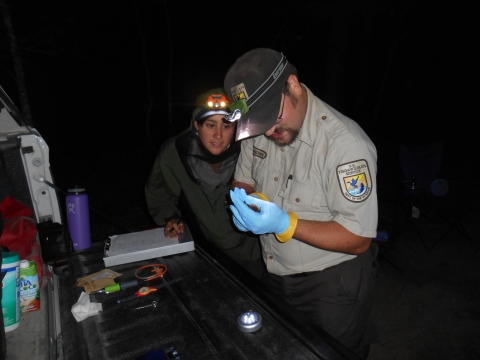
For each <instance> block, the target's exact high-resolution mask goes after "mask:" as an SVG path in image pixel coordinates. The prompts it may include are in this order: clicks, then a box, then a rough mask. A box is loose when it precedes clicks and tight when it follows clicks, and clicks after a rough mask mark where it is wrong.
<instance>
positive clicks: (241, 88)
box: [230, 83, 248, 101]
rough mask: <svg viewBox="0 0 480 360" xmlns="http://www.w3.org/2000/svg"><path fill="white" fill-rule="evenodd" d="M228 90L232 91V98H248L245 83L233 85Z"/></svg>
mask: <svg viewBox="0 0 480 360" xmlns="http://www.w3.org/2000/svg"><path fill="white" fill-rule="evenodd" d="M230 92H231V93H232V97H233V100H234V101H236V100H243V99H245V100H247V99H248V94H247V90H246V89H245V85H244V84H243V83H241V84H238V85H235V86H234V87H232V88H231V89H230Z"/></svg>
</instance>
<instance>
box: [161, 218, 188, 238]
mask: <svg viewBox="0 0 480 360" xmlns="http://www.w3.org/2000/svg"><path fill="white" fill-rule="evenodd" d="M184 229H185V226H184V224H183V220H182V219H172V220H170V221H169V222H167V223H166V224H165V228H164V231H165V237H168V238H178V234H183V231H184Z"/></svg>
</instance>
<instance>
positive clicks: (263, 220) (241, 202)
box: [230, 188, 298, 242]
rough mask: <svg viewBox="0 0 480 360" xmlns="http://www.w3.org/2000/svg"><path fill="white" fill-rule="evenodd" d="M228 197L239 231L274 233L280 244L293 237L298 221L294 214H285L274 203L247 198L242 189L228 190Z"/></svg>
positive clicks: (254, 197)
mask: <svg viewBox="0 0 480 360" xmlns="http://www.w3.org/2000/svg"><path fill="white" fill-rule="evenodd" d="M262 195H263V194H262ZM230 197H231V198H232V201H233V204H234V205H230V209H231V210H232V212H233V222H234V223H235V225H236V226H237V228H239V229H240V230H242V231H251V232H253V233H254V234H268V233H274V234H277V239H278V240H279V241H281V242H285V241H288V240H290V238H291V237H292V236H293V233H294V232H295V228H296V226H297V220H298V219H297V216H296V215H295V214H294V213H287V212H285V211H284V210H283V209H281V208H279V207H278V206H277V205H276V204H275V203H271V202H268V201H264V200H261V199H259V198H257V197H256V196H249V195H247V194H246V193H245V190H243V189H238V188H235V190H234V191H231V190H230ZM249 205H255V206H256V207H257V208H259V209H260V211H259V212H256V211H255V210H252V209H251V208H250V207H249ZM287 230H289V231H287Z"/></svg>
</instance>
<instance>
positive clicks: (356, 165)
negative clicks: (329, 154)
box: [337, 159, 372, 202]
mask: <svg viewBox="0 0 480 360" xmlns="http://www.w3.org/2000/svg"><path fill="white" fill-rule="evenodd" d="M337 179H338V183H339V185H340V189H341V190H342V194H343V196H344V197H345V198H346V199H347V200H349V201H353V202H362V201H365V200H366V199H367V198H368V197H369V196H370V194H371V192H372V177H371V175H370V169H369V168H368V163H367V161H366V160H364V159H360V160H356V161H353V162H350V163H347V164H342V165H339V166H338V167H337Z"/></svg>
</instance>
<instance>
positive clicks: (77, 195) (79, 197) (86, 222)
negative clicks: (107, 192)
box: [66, 185, 92, 250]
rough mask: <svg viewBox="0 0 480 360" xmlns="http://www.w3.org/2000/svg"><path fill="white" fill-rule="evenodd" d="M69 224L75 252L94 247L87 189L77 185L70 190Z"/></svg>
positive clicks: (68, 203)
mask: <svg viewBox="0 0 480 360" xmlns="http://www.w3.org/2000/svg"><path fill="white" fill-rule="evenodd" d="M66 201H67V223H68V231H69V232H70V237H71V238H72V242H73V249H74V250H83V249H88V248H89V247H90V246H91V245H92V238H91V234H90V215H89V212H88V196H87V194H86V193H85V189H84V188H81V187H79V186H78V185H75V186H74V187H73V188H71V189H68V195H67V198H66Z"/></svg>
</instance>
